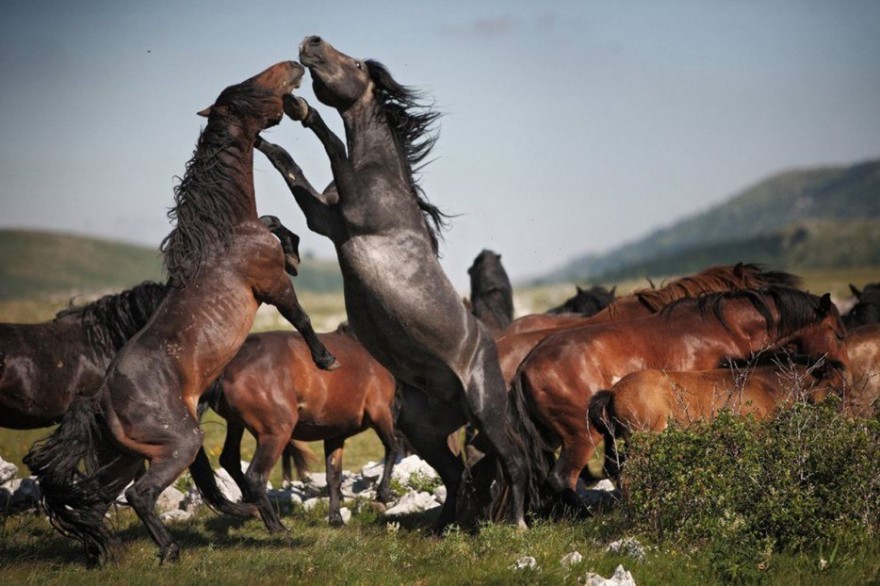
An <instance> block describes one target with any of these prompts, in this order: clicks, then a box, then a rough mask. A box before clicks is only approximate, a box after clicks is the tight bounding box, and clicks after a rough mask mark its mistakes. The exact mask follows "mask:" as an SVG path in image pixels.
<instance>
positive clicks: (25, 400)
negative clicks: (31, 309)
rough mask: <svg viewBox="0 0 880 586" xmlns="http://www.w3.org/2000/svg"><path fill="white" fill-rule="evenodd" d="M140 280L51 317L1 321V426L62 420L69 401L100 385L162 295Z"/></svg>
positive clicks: (19, 426)
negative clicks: (30, 321) (29, 321)
mask: <svg viewBox="0 0 880 586" xmlns="http://www.w3.org/2000/svg"><path fill="white" fill-rule="evenodd" d="M165 291H166V287H165V285H160V284H158V283H151V282H144V283H141V284H140V285H138V286H137V287H132V288H131V289H128V290H126V291H123V292H122V293H115V294H112V295H105V296H104V297H101V298H100V299H98V300H97V301H93V302H92V303H89V304H88V305H84V306H82V307H72V308H69V309H64V310H62V311H60V312H58V314H57V315H56V316H55V319H53V320H52V321H48V322H44V323H38V324H0V427H9V428H12V429H34V428H38V427H46V426H49V425H53V424H55V423H58V422H59V421H61V418H62V416H63V415H64V414H65V413H67V410H68V409H69V408H70V405H71V403H73V401H74V400H76V399H77V398H79V397H82V396H85V395H90V394H93V393H94V392H95V390H96V389H97V388H98V387H99V386H100V385H101V381H102V380H103V378H104V373H105V372H106V371H107V366H109V365H110V361H111V360H112V359H113V356H115V355H116V353H117V352H118V351H119V349H120V348H122V347H123V346H124V345H125V343H126V342H127V341H128V340H129V339H130V338H131V337H132V336H134V335H135V334H136V333H137V332H138V330H140V329H141V328H142V327H144V325H145V324H146V323H147V320H149V319H150V316H151V315H153V312H154V311H155V310H156V308H157V307H159V304H160V303H161V302H162V300H163V299H164V298H165Z"/></svg>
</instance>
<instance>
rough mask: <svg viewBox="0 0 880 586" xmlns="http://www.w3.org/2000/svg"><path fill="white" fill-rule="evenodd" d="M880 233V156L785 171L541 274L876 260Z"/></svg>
mask: <svg viewBox="0 0 880 586" xmlns="http://www.w3.org/2000/svg"><path fill="white" fill-rule="evenodd" d="M832 226H833V228H832ZM878 232H880V160H875V161H868V162H864V163H859V164H856V165H851V166H827V167H820V168H814V169H807V170H795V171H786V172H783V173H779V174H777V175H774V176H772V177H770V178H768V179H765V180H763V181H761V182H759V183H757V184H755V185H753V186H752V187H749V188H747V189H745V190H744V191H742V192H740V193H739V194H737V195H735V196H733V197H732V198H730V199H728V200H727V201H726V202H724V203H721V204H719V205H716V206H714V207H712V208H710V209H708V210H706V211H704V212H701V213H698V214H695V215H693V216H690V217H687V218H685V219H683V220H681V221H679V222H676V223H674V224H673V225H671V226H669V227H666V228H662V229H659V230H656V231H654V232H652V233H650V234H649V235H647V236H646V237H644V238H641V239H639V240H637V241H635V242H632V243H629V244H626V245H624V246H621V247H619V248H617V249H615V250H612V251H611V252H609V253H607V254H601V255H594V254H587V255H582V256H579V257H577V258H575V259H573V260H572V261H570V262H569V263H567V264H566V265H565V266H564V267H562V268H561V269H559V270H556V271H553V272H551V273H549V274H548V275H546V276H544V277H541V278H540V279H539V280H540V281H542V282H552V281H559V280H590V279H603V278H612V277H628V276H641V275H646V274H648V275H663V274H674V273H680V272H686V271H689V270H692V269H691V268H690V267H693V266H694V265H695V264H699V263H702V264H699V266H697V267H696V268H703V267H705V266H707V265H709V264H717V263H720V262H728V260H727V259H728V258H730V259H733V260H754V261H757V260H762V261H763V262H767V263H768V264H772V265H774V266H777V267H786V268H793V266H800V267H823V266H837V265H839V263H841V262H844V263H845V264H847V265H850V266H855V265H859V264H862V265H867V264H876V259H877V256H878V255H880V252H878V248H880V235H878ZM793 239H794V240H793ZM860 239H861V240H860ZM860 241H861V242H862V244H859V242H860ZM807 242H809V245H807V244H806V243H807ZM823 242H824V244H823ZM762 243H763V244H762ZM795 245H797V246H795ZM829 246H835V247H838V248H840V247H843V248H847V247H852V248H854V249H857V250H854V254H853V255H851V256H850V258H848V259H846V258H843V257H844V256H845V255H843V254H842V253H841V254H829V251H828V250H826V248H827V247H829ZM746 252H750V253H751V254H750V255H747V254H745V253H746ZM841 252H842V251H841ZM758 257H763V258H758ZM697 259H699V261H698V260H697ZM829 263H831V264H829Z"/></svg>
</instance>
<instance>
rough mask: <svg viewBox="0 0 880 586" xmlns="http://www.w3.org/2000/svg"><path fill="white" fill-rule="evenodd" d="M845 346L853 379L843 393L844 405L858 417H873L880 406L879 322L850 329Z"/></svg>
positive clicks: (848, 411)
mask: <svg viewBox="0 0 880 586" xmlns="http://www.w3.org/2000/svg"><path fill="white" fill-rule="evenodd" d="M846 350H847V353H848V354H849V366H850V371H851V372H852V378H853V383H852V386H851V387H850V388H848V389H847V391H846V394H845V395H844V408H845V409H846V412H847V413H849V414H850V415H853V416H855V417H873V416H875V415H876V414H877V413H878V409H880V324H876V323H874V324H867V325H863V326H859V327H857V328H856V329H854V330H851V331H849V332H847V335H846Z"/></svg>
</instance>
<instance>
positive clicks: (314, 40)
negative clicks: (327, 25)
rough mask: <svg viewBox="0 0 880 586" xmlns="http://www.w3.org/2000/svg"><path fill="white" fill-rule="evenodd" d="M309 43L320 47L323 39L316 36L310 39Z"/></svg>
mask: <svg viewBox="0 0 880 586" xmlns="http://www.w3.org/2000/svg"><path fill="white" fill-rule="evenodd" d="M309 43H310V44H312V45H320V44H321V37H319V36H317V35H315V36H313V37H309Z"/></svg>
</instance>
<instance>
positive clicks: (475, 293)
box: [468, 249, 513, 336]
mask: <svg viewBox="0 0 880 586" xmlns="http://www.w3.org/2000/svg"><path fill="white" fill-rule="evenodd" d="M468 275H470V278H471V297H470V304H471V313H473V314H474V315H475V316H476V317H477V319H478V320H480V321H481V322H482V323H483V325H485V326H486V327H487V328H489V333H490V334H492V335H493V336H494V335H495V334H496V333H498V332H500V331H501V330H503V329H504V328H506V327H507V326H508V325H510V322H511V321H513V286H512V285H511V284H510V278H509V277H508V276H507V271H505V270H504V266H503V265H502V264H501V255H500V254H497V253H495V252H493V251H491V250H488V249H484V250H483V251H482V252H480V254H478V255H477V258H475V259H474V263H473V264H472V265H471V266H470V268H469V269H468Z"/></svg>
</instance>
